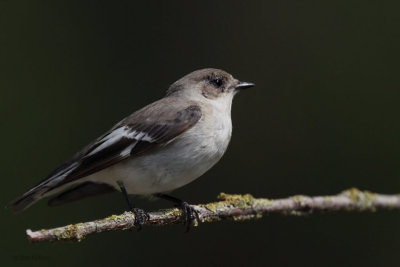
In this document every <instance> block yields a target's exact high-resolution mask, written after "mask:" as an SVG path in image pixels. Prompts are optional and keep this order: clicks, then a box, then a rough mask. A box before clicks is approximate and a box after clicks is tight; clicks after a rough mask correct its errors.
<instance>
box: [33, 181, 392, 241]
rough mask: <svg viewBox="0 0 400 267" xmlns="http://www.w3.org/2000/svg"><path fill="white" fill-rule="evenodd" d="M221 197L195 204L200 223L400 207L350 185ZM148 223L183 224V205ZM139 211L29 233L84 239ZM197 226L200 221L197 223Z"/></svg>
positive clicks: (120, 225)
mask: <svg viewBox="0 0 400 267" xmlns="http://www.w3.org/2000/svg"><path fill="white" fill-rule="evenodd" d="M218 199H219V200H220V201H218V202H213V203H208V204H199V205H193V208H195V209H196V210H197V211H198V214H199V218H200V223H205V222H216V221H221V220H225V219H232V220H235V221H243V220H248V219H257V218H261V217H262V215H265V214H271V213H282V214H286V215H306V214H311V213H312V212H314V211H375V210H377V209H396V210H399V209H400V195H382V194H376V193H371V192H368V191H359V190H358V189H355V188H353V189H349V190H346V191H343V192H342V193H340V194H338V195H333V196H317V197H309V196H302V195H298V196H293V197H289V198H283V199H275V200H271V199H266V198H254V197H252V196H251V195H248V194H247V195H228V194H224V193H221V194H220V195H219V196H218ZM149 215H150V218H149V219H148V220H147V221H146V222H145V224H146V225H171V224H182V223H184V220H183V218H182V212H181V210H179V209H176V208H175V209H167V210H160V211H154V212H150V213H149ZM134 221H135V215H134V214H133V213H132V212H124V213H123V214H121V215H112V216H110V217H107V218H104V219H101V220H96V221H93V222H85V223H77V224H70V225H67V226H63V227H58V228H53V229H48V230H46V229H44V230H39V231H35V232H33V231H31V230H30V229H28V230H27V231H26V234H27V236H28V239H29V241H31V242H32V243H37V242H54V241H68V240H69V241H81V240H82V239H84V238H85V237H86V236H87V235H89V234H92V233H100V232H103V231H115V230H127V229H134V228H135V227H136V226H135V225H134ZM195 226H197V223H196V225H195Z"/></svg>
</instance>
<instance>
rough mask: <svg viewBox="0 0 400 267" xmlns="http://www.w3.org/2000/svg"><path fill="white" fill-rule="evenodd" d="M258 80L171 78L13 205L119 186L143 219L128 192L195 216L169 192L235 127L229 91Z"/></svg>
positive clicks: (201, 75) (224, 143) (210, 75)
mask: <svg viewBox="0 0 400 267" xmlns="http://www.w3.org/2000/svg"><path fill="white" fill-rule="evenodd" d="M254 85H255V84H253V83H248V82H240V81H238V80H237V79H235V78H233V77H232V75H230V74H229V73H227V72H225V71H222V70H219V69H202V70H197V71H194V72H192V73H190V74H188V75H186V76H184V77H183V78H181V79H179V80H178V81H176V82H175V83H173V84H172V85H171V86H170V87H169V89H168V91H167V94H166V96H165V97H164V98H162V99H160V100H158V101H156V102H154V103H152V104H150V105H148V106H145V107H144V108H142V109H140V110H138V111H136V112H134V113H133V114H131V115H130V116H128V117H126V118H125V119H123V120H122V121H120V122H118V123H117V124H116V125H115V126H114V127H112V128H111V129H110V130H109V131H108V132H106V133H105V134H103V135H102V136H100V137H99V138H97V139H96V140H94V141H93V142H92V143H90V144H89V145H88V146H86V147H85V148H83V149H82V150H81V151H79V152H78V153H77V154H76V155H75V156H73V157H72V159H70V160H69V161H68V162H66V163H64V164H62V165H61V166H60V167H58V168H57V169H55V170H54V171H53V172H52V173H50V175H48V176H47V177H46V178H45V179H44V180H43V181H41V182H40V183H39V184H38V185H36V186H35V187H33V188H32V189H30V190H29V191H27V192H26V193H25V194H23V195H22V196H21V197H19V198H18V199H16V200H15V201H13V202H12V203H11V204H10V205H11V206H12V207H13V208H14V210H15V211H22V210H23V209H25V208H27V207H28V206H30V205H32V204H33V203H35V202H36V201H38V200H39V199H41V198H44V197H47V196H51V195H55V194H57V193H58V195H56V196H55V197H53V198H52V199H50V200H49V205H51V206H55V205H59V204H63V203H66V202H70V201H73V200H78V199H82V198H85V197H88V196H93V195H98V194H102V193H107V192H112V191H116V190H117V191H121V192H122V193H123V194H124V195H125V197H126V199H127V201H128V204H129V207H130V208H131V210H132V211H133V212H134V213H135V214H136V223H137V224H138V225H139V226H140V225H141V224H143V222H144V220H146V218H147V214H146V213H145V212H144V211H143V210H141V209H138V208H133V206H132V204H131V202H130V199H129V197H128V194H134V195H155V196H157V197H160V198H164V199H167V200H170V201H173V202H175V203H176V204H177V205H178V206H179V207H180V208H182V210H183V213H184V216H185V220H186V222H187V223H188V224H189V223H190V222H191V221H192V220H194V219H195V216H197V213H196V211H195V210H194V209H193V208H192V207H191V206H190V205H188V204H187V203H186V202H184V201H181V200H179V199H177V198H174V197H171V196H169V195H166V194H165V192H170V191H172V190H174V189H177V188H179V187H181V186H184V185H186V184H188V183H190V182H192V181H193V180H195V179H197V178H198V177H200V176H201V175H203V174H204V173H205V172H206V171H207V170H209V169H210V168H211V167H212V166H213V165H214V164H216V163H217V162H218V161H219V160H220V159H221V157H222V155H223V154H224V153H225V151H226V149H227V147H228V144H229V141H230V139H231V134H232V121H231V106H232V99H233V97H234V95H235V94H236V93H237V92H239V91H240V90H242V89H245V88H249V87H253V86H254Z"/></svg>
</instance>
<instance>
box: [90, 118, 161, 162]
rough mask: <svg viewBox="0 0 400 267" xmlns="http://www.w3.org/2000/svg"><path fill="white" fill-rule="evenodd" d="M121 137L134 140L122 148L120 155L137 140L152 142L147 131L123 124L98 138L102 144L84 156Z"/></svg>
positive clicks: (130, 148)
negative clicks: (133, 128)
mask: <svg viewBox="0 0 400 267" xmlns="http://www.w3.org/2000/svg"><path fill="white" fill-rule="evenodd" d="M121 138H129V139H134V140H136V141H134V142H133V143H132V144H131V145H129V146H128V147H127V148H126V149H124V150H123V151H122V152H121V155H125V154H126V153H127V151H131V150H132V148H133V147H134V146H135V145H136V144H137V142H139V141H146V142H150V143H152V142H154V139H153V138H151V137H150V136H149V135H148V134H147V133H145V132H140V131H136V130H132V128H130V127H129V126H124V127H120V128H117V129H115V130H114V131H112V132H111V133H109V134H108V135H106V136H105V137H104V138H102V139H101V140H99V142H98V143H102V144H101V145H99V146H98V147H96V148H95V149H93V151H91V152H90V153H89V154H87V155H86V157H89V156H92V155H94V154H96V153H98V152H99V151H101V150H103V149H105V148H107V147H110V146H112V145H113V144H115V143H117V142H118V141H119V140H121Z"/></svg>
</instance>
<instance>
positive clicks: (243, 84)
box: [235, 82, 256, 90]
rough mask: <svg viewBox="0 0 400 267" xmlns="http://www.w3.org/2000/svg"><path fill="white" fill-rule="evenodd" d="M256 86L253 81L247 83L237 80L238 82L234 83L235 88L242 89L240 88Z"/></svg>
mask: <svg viewBox="0 0 400 267" xmlns="http://www.w3.org/2000/svg"><path fill="white" fill-rule="evenodd" d="M253 86H256V84H255V83H248V82H239V83H238V84H236V85H235V89H236V90H242V89H247V88H250V87H253Z"/></svg>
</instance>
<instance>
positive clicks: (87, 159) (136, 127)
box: [11, 101, 202, 209]
mask: <svg viewBox="0 0 400 267" xmlns="http://www.w3.org/2000/svg"><path fill="white" fill-rule="evenodd" d="M160 102H161V103H160ZM171 104H173V103H172V102H171V101H170V102H168V101H164V102H162V101H158V104H157V102H155V103H153V104H151V105H149V106H147V107H145V108H143V109H141V110H139V111H137V112H135V113H134V114H132V115H131V116H129V117H127V118H126V119H124V120H122V121H121V122H119V123H118V124H117V125H115V126H114V127H113V128H112V129H111V130H110V131H108V132H107V133H106V134H104V135H103V136H101V137H99V138H98V139H96V140H95V141H94V142H93V143H91V144H89V145H88V146H87V147H85V148H84V149H83V150H82V151H80V152H78V153H77V154H76V155H75V156H74V157H73V158H72V159H71V160H70V161H69V162H66V163H65V164H63V165H61V166H60V167H58V168H57V169H55V170H54V171H53V172H52V173H50V175H49V176H47V177H46V178H45V179H44V180H43V181H41V182H40V183H39V184H38V185H37V186H35V187H33V188H32V189H31V190H29V191H28V192H26V193H25V194H24V195H23V196H21V197H20V198H19V199H17V200H15V201H14V202H13V203H11V206H14V208H15V209H18V208H17V207H18V203H21V202H23V201H24V200H26V201H27V202H31V199H35V200H36V199H38V198H40V196H42V195H44V194H45V193H47V192H49V191H51V190H53V189H55V188H57V187H59V186H61V185H64V184H66V183H69V182H72V181H75V180H77V179H80V178H82V177H85V176H88V175H90V174H93V173H96V172H98V171H101V170H103V169H105V168H107V167H110V166H112V165H114V164H116V163H118V162H121V161H122V160H124V159H127V158H128V157H134V156H140V155H143V154H145V153H147V152H149V151H150V150H152V149H154V148H156V147H158V146H162V145H165V144H167V143H169V142H171V141H173V140H174V138H176V137H177V136H179V135H180V134H182V133H184V132H185V131H187V130H188V129H190V128H191V127H193V126H194V125H195V124H196V123H197V122H198V121H199V119H200V118H201V116H202V113H201V109H200V107H199V106H197V105H194V104H193V105H190V104H186V105H181V106H182V107H181V108H180V109H178V110H177V109H173V108H171V106H170V105H171ZM21 206H22V209H23V208H25V207H26V206H27V205H25V204H23V203H21Z"/></svg>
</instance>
